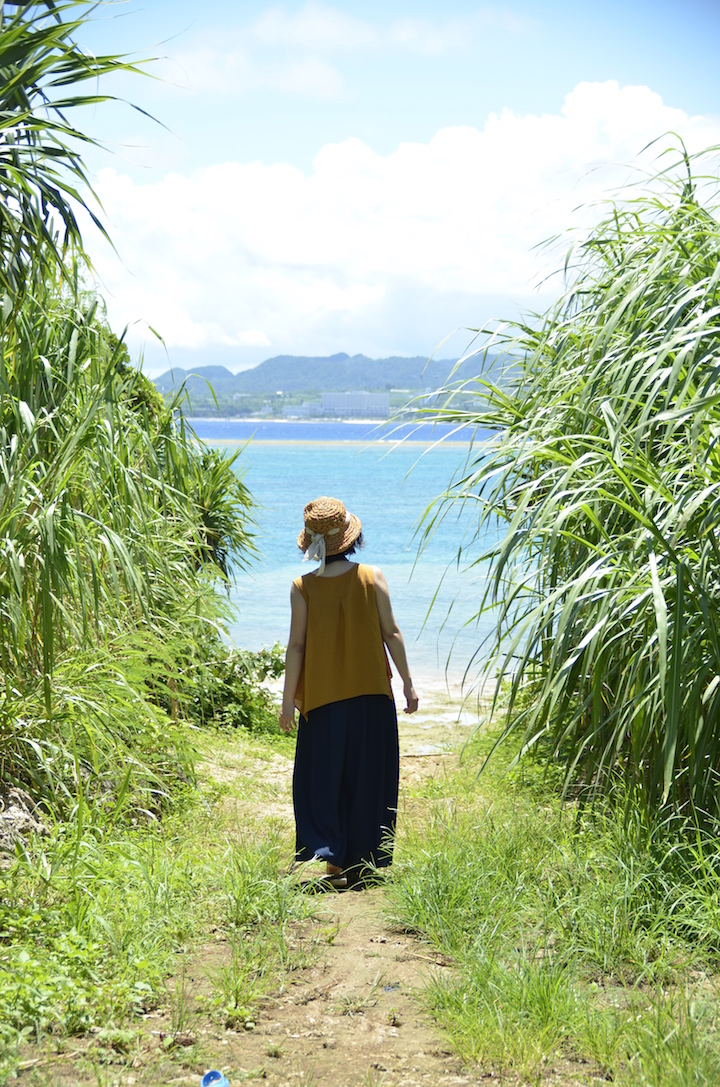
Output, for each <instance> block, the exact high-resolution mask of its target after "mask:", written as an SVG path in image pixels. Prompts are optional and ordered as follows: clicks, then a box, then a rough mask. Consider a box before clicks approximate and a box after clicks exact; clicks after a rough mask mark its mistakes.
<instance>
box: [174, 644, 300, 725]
mask: <svg viewBox="0 0 720 1087" xmlns="http://www.w3.org/2000/svg"><path fill="white" fill-rule="evenodd" d="M284 669H285V659H284V652H283V650H282V648H281V647H280V646H279V645H275V646H273V648H272V649H262V650H260V652H258V653H250V652H248V651H244V650H230V649H228V648H227V647H226V646H224V645H222V644H221V643H218V644H217V645H216V646H215V647H214V648H213V649H212V650H210V651H208V652H207V655H206V657H205V658H204V660H203V661H202V663H201V665H200V666H199V668H198V670H197V675H196V676H195V677H194V682H193V687H194V690H193V696H192V700H191V713H192V715H193V718H194V719H195V720H196V721H197V722H198V723H199V724H202V725H213V726H214V727H216V728H227V729H236V728H243V729H246V730H247V731H248V732H250V733H254V734H275V735H282V734H281V733H280V727H279V725H278V707H277V703H276V701H275V700H274V699H273V697H272V696H271V694H270V692H269V691H268V690H267V688H266V687H263V683H264V682H265V680H266V679H268V678H273V679H277V677H278V676H281V675H282V673H283V671H284Z"/></svg>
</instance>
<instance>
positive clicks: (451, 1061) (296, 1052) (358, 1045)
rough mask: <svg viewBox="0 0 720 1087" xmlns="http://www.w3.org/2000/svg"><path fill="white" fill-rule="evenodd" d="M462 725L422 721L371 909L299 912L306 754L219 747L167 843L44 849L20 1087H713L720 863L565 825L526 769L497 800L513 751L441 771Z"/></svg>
mask: <svg viewBox="0 0 720 1087" xmlns="http://www.w3.org/2000/svg"><path fill="white" fill-rule="evenodd" d="M451 716H452V714H451V713H450V712H449V711H448V709H447V706H445V708H444V709H443V707H442V706H436V707H435V708H434V709H433V707H432V706H429V707H427V709H426V713H425V716H424V718H423V717H420V716H419V715H418V718H417V719H414V720H411V721H407V720H404V721H403V722H402V732H401V754H402V757H401V796H400V810H399V820H398V842H397V864H396V866H395V869H394V878H393V879H391V880H390V881H388V883H387V884H385V885H383V886H380V887H377V888H374V889H372V890H367V891H347V892H345V893H343V894H336V893H329V894H319V895H318V894H309V893H301V888H300V882H301V881H302V880H304V879H306V878H307V877H308V876H311V875H312V874H314V873H313V872H312V866H308V868H307V869H306V870H305V871H303V872H300V873H298V872H297V871H295V872H292V871H291V868H292V859H293V819H292V804H291V795H290V784H291V780H290V775H291V766H292V747H291V745H290V744H289V743H287V742H286V741H284V740H283V741H281V742H280V743H270V744H269V743H265V742H259V741H254V740H252V739H251V738H250V737H248V736H247V735H246V734H242V735H241V734H233V735H226V736H223V735H221V734H210V733H206V734H203V735H202V737H201V743H202V761H201V764H200V782H201V788H200V790H199V791H197V792H193V794H192V797H191V799H190V802H189V807H187V808H184V809H183V810H182V811H180V812H178V813H176V815H174V816H173V815H168V816H167V818H165V819H164V820H163V822H162V824H161V825H159V826H155V827H148V828H143V829H142V830H139V829H138V830H133V829H128V828H118V830H117V831H116V832H115V836H114V837H113V835H112V834H108V833H105V835H104V836H103V837H102V838H99V839H98V841H96V840H95V838H96V837H97V836H96V835H95V833H94V832H92V833H91V829H89V830H88V834H87V836H86V838H84V839H83V840H82V842H81V843H80V845H79V846H76V845H75V843H74V842H70V843H69V844H68V843H66V842H64V841H63V839H62V837H60V838H59V839H58V840H57V841H55V840H54V839H53V840H52V841H51V842H50V844H49V845H45V844H44V843H40V844H39V845H38V849H39V852H38V856H37V857H36V858H35V859H34V860H33V862H32V865H31V866H30V867H29V868H28V871H27V873H25V874H24V875H23V872H22V871H21V870H18V872H17V873H16V875H15V877H13V880H11V881H10V885H9V886H10V887H11V888H14V891H13V893H14V894H15V896H16V901H17V903H18V906H19V907H20V908H21V909H22V910H24V911H25V913H24V914H23V916H22V917H21V918H20V920H19V921H18V922H17V931H18V937H16V947H15V949H14V950H13V954H14V956H15V957H14V960H13V971H14V973H10V972H9V969H6V974H5V977H6V979H7V985H8V989H10V988H11V985H12V984H15V983H16V977H17V976H18V975H21V977H22V978H24V980H21V984H20V987H19V988H18V990H17V992H18V996H17V997H16V998H14V1002H11V1001H10V1000H9V999H7V998H6V997H5V996H4V994H3V991H2V989H1V988H0V1001H2V1000H3V999H4V1000H5V1004H4V1007H6V1008H8V1009H9V1010H10V1011H11V1012H12V1011H13V1010H14V1009H15V1008H16V1007H17V1006H18V1001H19V1000H20V999H22V1000H23V1001H25V1006H26V1007H27V1009H32V1010H34V1014H35V1015H38V1016H39V1015H40V1014H43V1015H45V1017H46V1018H45V1020H44V1022H43V1023H42V1024H41V1028H40V1029H39V1030H38V1032H37V1040H35V1041H32V1040H31V1038H32V1035H25V1038H24V1040H23V1041H22V1044H21V1046H20V1050H19V1053H18V1052H17V1051H16V1050H6V1053H7V1054H8V1055H7V1056H6V1058H5V1060H6V1063H5V1070H4V1071H3V1070H2V1068H1V1067H0V1083H3V1084H4V1083H10V1082H16V1080H15V1078H14V1077H15V1076H16V1075H17V1082H19V1083H20V1084H21V1085H23V1087H71V1085H75V1084H78V1085H83V1087H84V1085H92V1087H150V1085H151V1084H152V1085H155V1084H184V1085H187V1087H191V1085H195V1087H197V1085H198V1084H199V1081H200V1077H201V1075H202V1074H203V1072H205V1071H206V1070H207V1069H209V1068H220V1069H222V1070H223V1071H225V1072H226V1074H227V1075H228V1078H229V1080H230V1083H231V1084H232V1085H233V1087H234V1085H236V1084H238V1083H242V1082H246V1081H252V1080H254V1079H257V1080H260V1079H262V1080H264V1081H265V1082H267V1083H269V1084H271V1085H273V1087H284V1085H293V1087H294V1085H315V1087H324V1085H325V1084H342V1085H348V1087H354V1085H359V1087H360V1085H362V1087H380V1085H381V1084H382V1085H383V1087H411V1085H413V1084H426V1083H427V1084H434V1083H437V1084H447V1085H450V1084H455V1085H457V1087H465V1085H470V1084H480V1083H488V1082H493V1081H495V1082H502V1083H504V1084H508V1085H510V1084H512V1085H516V1084H525V1083H527V1084H533V1085H536V1087H537V1085H542V1087H576V1085H577V1087H579V1085H581V1084H583V1085H590V1084H596V1083H600V1082H606V1081H609V1080H612V1081H613V1082H615V1083H617V1084H618V1085H622V1087H690V1085H692V1087H715V1085H716V1084H717V1083H719V1082H720V1012H718V1008H720V1003H719V1002H718V993H720V974H719V973H718V961H719V959H718V950H717V948H718V941H719V940H720V936H718V933H720V920H719V919H720V881H719V879H718V874H717V872H718V869H717V863H716V862H717V859H718V857H720V852H719V851H718V850H717V849H715V848H711V846H712V843H707V847H706V844H705V842H704V841H703V840H698V842H697V843H695V842H691V843H690V844H689V845H687V844H685V845H683V846H682V848H680V847H679V845H678V844H676V843H674V842H673V841H672V840H666V839H652V838H649V837H648V834H647V832H646V831H645V829H644V828H643V827H642V825H639V824H632V823H628V821H627V820H626V819H625V817H624V814H623V812H622V811H617V810H615V809H612V808H608V809H607V810H597V811H585V812H582V811H581V810H580V809H579V808H578V807H577V805H576V804H575V803H574V802H569V803H562V802H560V801H559V800H558V798H557V796H556V794H555V792H554V790H553V787H552V782H551V781H548V780H547V779H545V778H544V777H543V776H542V775H541V774H540V773H539V772H538V770H537V768H533V767H532V766H523V767H521V768H519V769H518V770H508V763H509V761H510V759H511V757H512V751H511V750H503V751H501V752H499V753H498V756H497V757H496V758H495V759H494V760H493V761H492V763H491V766H490V767H489V769H488V771H487V772H486V773H484V774H483V775H482V776H481V777H480V778H478V773H477V771H478V768H479V766H480V765H481V762H482V755H483V752H484V751H486V750H487V749H488V748H489V747H490V746H491V745H492V742H493V736H492V735H491V734H483V735H481V736H480V737H478V738H477V739H476V740H475V741H473V743H472V744H471V745H470V748H469V751H468V757H467V758H465V759H463V760H460V759H458V756H457V753H452V752H450V753H448V752H447V751H445V752H442V751H441V750H440V748H441V747H442V745H443V744H451V743H452V742H455V743H457V741H458V740H459V739H461V738H462V732H463V730H462V729H461V730H459V731H455V732H453V729H452V728H450V727H449V719H450V718H451ZM456 750H457V748H456ZM319 872H320V868H319V866H318V867H317V873H316V874H319ZM78 892H80V893H78ZM35 903H37V904H38V905H37V907H36V906H35ZM40 911H44V912H40ZM40 918H42V919H43V922H44V929H45V934H44V935H41V936H39V935H38V930H37V921H38V919H40ZM396 918H399V919H400V921H399V922H398V923H394V920H393V919H396ZM21 925H22V928H21V927H20V926H21ZM51 926H54V927H52V929H51ZM48 930H51V931H48ZM55 930H57V932H56V934H55V935H53V932H54V931H55ZM416 934H422V936H418V935H416ZM20 936H22V938H23V941H24V942H23V943H22V944H20ZM23 971H24V974H23ZM41 999H42V1000H43V1001H44V1003H42V1004H41V1003H40V1001H41ZM31 1002H34V1003H32V1004H31ZM88 1005H91V1008H89V1007H88ZM0 1010H2V1009H1V1007H0ZM1 1020H2V1016H0V1028H1V1027H2V1022H1ZM28 1020H30V1011H28V1012H27V1013H26V1015H25V1022H27V1021H28ZM30 1021H32V1020H30Z"/></svg>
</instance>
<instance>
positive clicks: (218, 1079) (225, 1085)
mask: <svg viewBox="0 0 720 1087" xmlns="http://www.w3.org/2000/svg"><path fill="white" fill-rule="evenodd" d="M211 1085H212V1087H230V1082H229V1080H227V1079H226V1078H225V1076H224V1075H223V1074H222V1072H218V1071H217V1069H216V1068H213V1069H212V1071H211V1072H206V1073H205V1075H204V1076H203V1078H202V1079H201V1080H200V1087H211Z"/></svg>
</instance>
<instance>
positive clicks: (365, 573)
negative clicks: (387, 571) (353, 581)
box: [357, 562, 385, 585]
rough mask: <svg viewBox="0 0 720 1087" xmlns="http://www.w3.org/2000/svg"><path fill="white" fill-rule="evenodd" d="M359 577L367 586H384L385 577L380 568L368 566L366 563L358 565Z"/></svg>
mask: <svg viewBox="0 0 720 1087" xmlns="http://www.w3.org/2000/svg"><path fill="white" fill-rule="evenodd" d="M357 568H358V577H359V578H360V580H361V581H363V582H364V583H365V584H367V585H376V584H378V583H379V584H380V585H382V584H384V582H385V575H384V574H383V572H382V570H381V569H380V567H379V566H368V565H366V564H365V563H364V562H359V563H358V567H357Z"/></svg>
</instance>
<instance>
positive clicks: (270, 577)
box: [193, 420, 490, 681]
mask: <svg viewBox="0 0 720 1087" xmlns="http://www.w3.org/2000/svg"><path fill="white" fill-rule="evenodd" d="M253 425H254V426H255V427H256V428H257V426H258V424H250V423H248V422H246V421H243V420H238V421H235V420H215V421H209V420H208V421H203V420H194V421H193V427H194V429H195V431H196V433H197V434H198V435H199V436H200V437H201V438H203V439H204V440H205V441H207V442H208V443H210V444H218V445H222V446H224V447H226V448H227V447H231V448H232V447H233V446H236V445H238V444H241V443H243V442H245V441H247V442H248V444H247V445H246V447H245V449H244V451H243V453H242V455H241V457H240V460H239V467H240V470H241V471H242V472H244V480H245V482H246V484H247V486H248V488H249V489H250V491H251V493H252V495H253V497H254V499H255V501H256V502H257V503H258V509H257V510H256V517H257V521H258V528H257V532H258V539H257V544H258V547H259V550H260V556H259V557H258V559H257V560H255V561H254V562H253V564H252V567H251V569H250V570H249V571H241V572H239V573H238V576H237V585H236V586H235V588H234V589H233V591H232V599H233V602H234V603H235V604H236V605H237V610H238V614H237V620H236V622H234V623H233V624H232V627H231V630H230V633H231V636H232V638H233V640H234V641H235V643H236V644H237V645H239V646H241V647H243V648H248V649H258V648H260V647H261V646H267V645H272V644H273V643H274V642H281V643H282V644H284V643H285V642H286V640H287V634H288V630H289V624H290V604H289V598H290V585H291V582H292V580H293V578H295V577H297V576H298V575H299V574H302V573H304V572H306V571H307V570H308V569H312V568H314V564H313V565H312V566H310V567H309V566H308V565H307V564H304V563H303V562H302V556H301V553H300V552H299V551H298V549H297V545H296V538H297V535H298V533H299V532H300V531H301V529H302V526H303V507H304V506H305V503H306V502H308V501H309V500H310V499H311V498H315V497H317V496H318V495H321V494H329V495H333V496H335V497H338V498H341V499H342V500H343V501H344V502H345V504H346V506H347V507H348V508H349V509H351V510H352V511H353V513H355V514H357V516H358V517H359V518H360V519H361V521H362V523H363V534H364V537H365V547H364V548H363V550H362V551H361V552H359V559H360V561H362V562H367V563H370V564H371V565H375V566H380V567H381V568H382V569H383V571H384V573H385V576H386V578H387V581H388V585H389V587H390V594H391V598H392V601H393V607H394V610H395V615H396V618H397V621H398V624H399V626H400V628H401V630H402V632H403V635H404V637H405V641H406V644H407V649H408V657H409V659H410V664H411V668H412V670H413V672H414V673H417V674H422V675H423V676H424V677H426V678H427V679H430V678H433V679H438V678H439V677H441V676H443V675H444V674H445V673H446V670H447V673H448V675H449V678H450V679H451V680H453V681H456V680H458V679H459V678H460V677H461V676H462V674H463V673H464V671H465V669H466V667H467V666H468V663H469V662H470V660H471V659H472V657H473V655H474V654H476V653H477V650H478V647H479V646H480V644H481V642H482V640H483V638H484V636H485V635H486V634H487V633H488V631H489V629H490V622H489V621H488V619H487V618H484V619H483V620H482V622H480V623H479V624H478V623H477V622H476V621H474V619H473V616H474V614H475V611H476V609H477V606H478V603H479V599H480V596H481V594H482V591H483V587H484V570H483V569H482V568H476V569H474V570H472V571H464V572H463V571H459V570H458V569H457V554H458V548H459V546H460V544H461V543H462V542H463V541H464V540H466V539H467V538H468V534H471V533H472V529H473V514H472V511H471V510H469V509H465V511H463V512H462V513H460V514H459V515H458V514H455V513H453V515H452V516H451V517H447V518H446V519H445V520H444V521H443V522H442V523H441V524H440V525H439V526H438V528H437V529H436V531H435V532H434V533H433V535H432V536H431V538H430V539H429V541H428V542H427V546H426V547H425V548H424V549H423V551H422V554H418V545H419V537H418V528H419V525H420V522H421V519H422V517H423V515H424V513H425V511H426V510H427V508H428V506H429V505H430V504H431V502H432V500H433V499H434V498H435V497H436V496H437V495H439V494H441V493H442V491H443V490H444V489H445V488H446V487H447V485H448V483H449V481H450V480H451V478H452V477H453V476H454V475H455V474H456V473H457V472H458V471H460V470H461V469H462V467H463V465H464V464H465V463H466V460H467V457H468V453H469V450H470V444H469V443H468V442H467V441H465V442H457V441H456V442H452V443H450V442H448V443H447V444H446V443H445V442H440V443H439V444H429V443H428V442H427V441H425V442H419V441H412V442H403V443H401V444H396V443H393V442H377V441H367V440H366V441H358V440H357V437H358V436H359V435H360V434H367V432H368V430H369V429H370V428H369V426H368V424H367V423H361V424H347V423H299V424H290V423H276V424H265V427H266V430H265V433H264V435H263V439H264V440H259V439H258V437H255V438H254V439H252V440H250V441H248V438H249V436H250V435H249V430H250V429H251V427H252V426H253ZM298 427H299V428H302V429H301V430H300V434H301V435H302V437H303V438H304V440H302V441H299V440H297V433H298ZM338 428H342V429H341V430H340V433H341V434H343V435H344V434H348V433H349V434H350V435H351V436H352V437H351V440H347V439H345V440H338V438H337V433H338ZM360 428H362V430H361V429H360ZM256 433H257V431H256ZM278 433H279V434H280V435H281V438H280V440H278V439H277V434H278ZM438 436H439V432H437V431H436V432H435V437H436V438H437V437H438ZM478 552H479V548H477V549H476V552H475V553H478ZM434 598H435V599H434ZM433 600H434V603H433ZM476 670H477V669H474V671H476Z"/></svg>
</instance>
